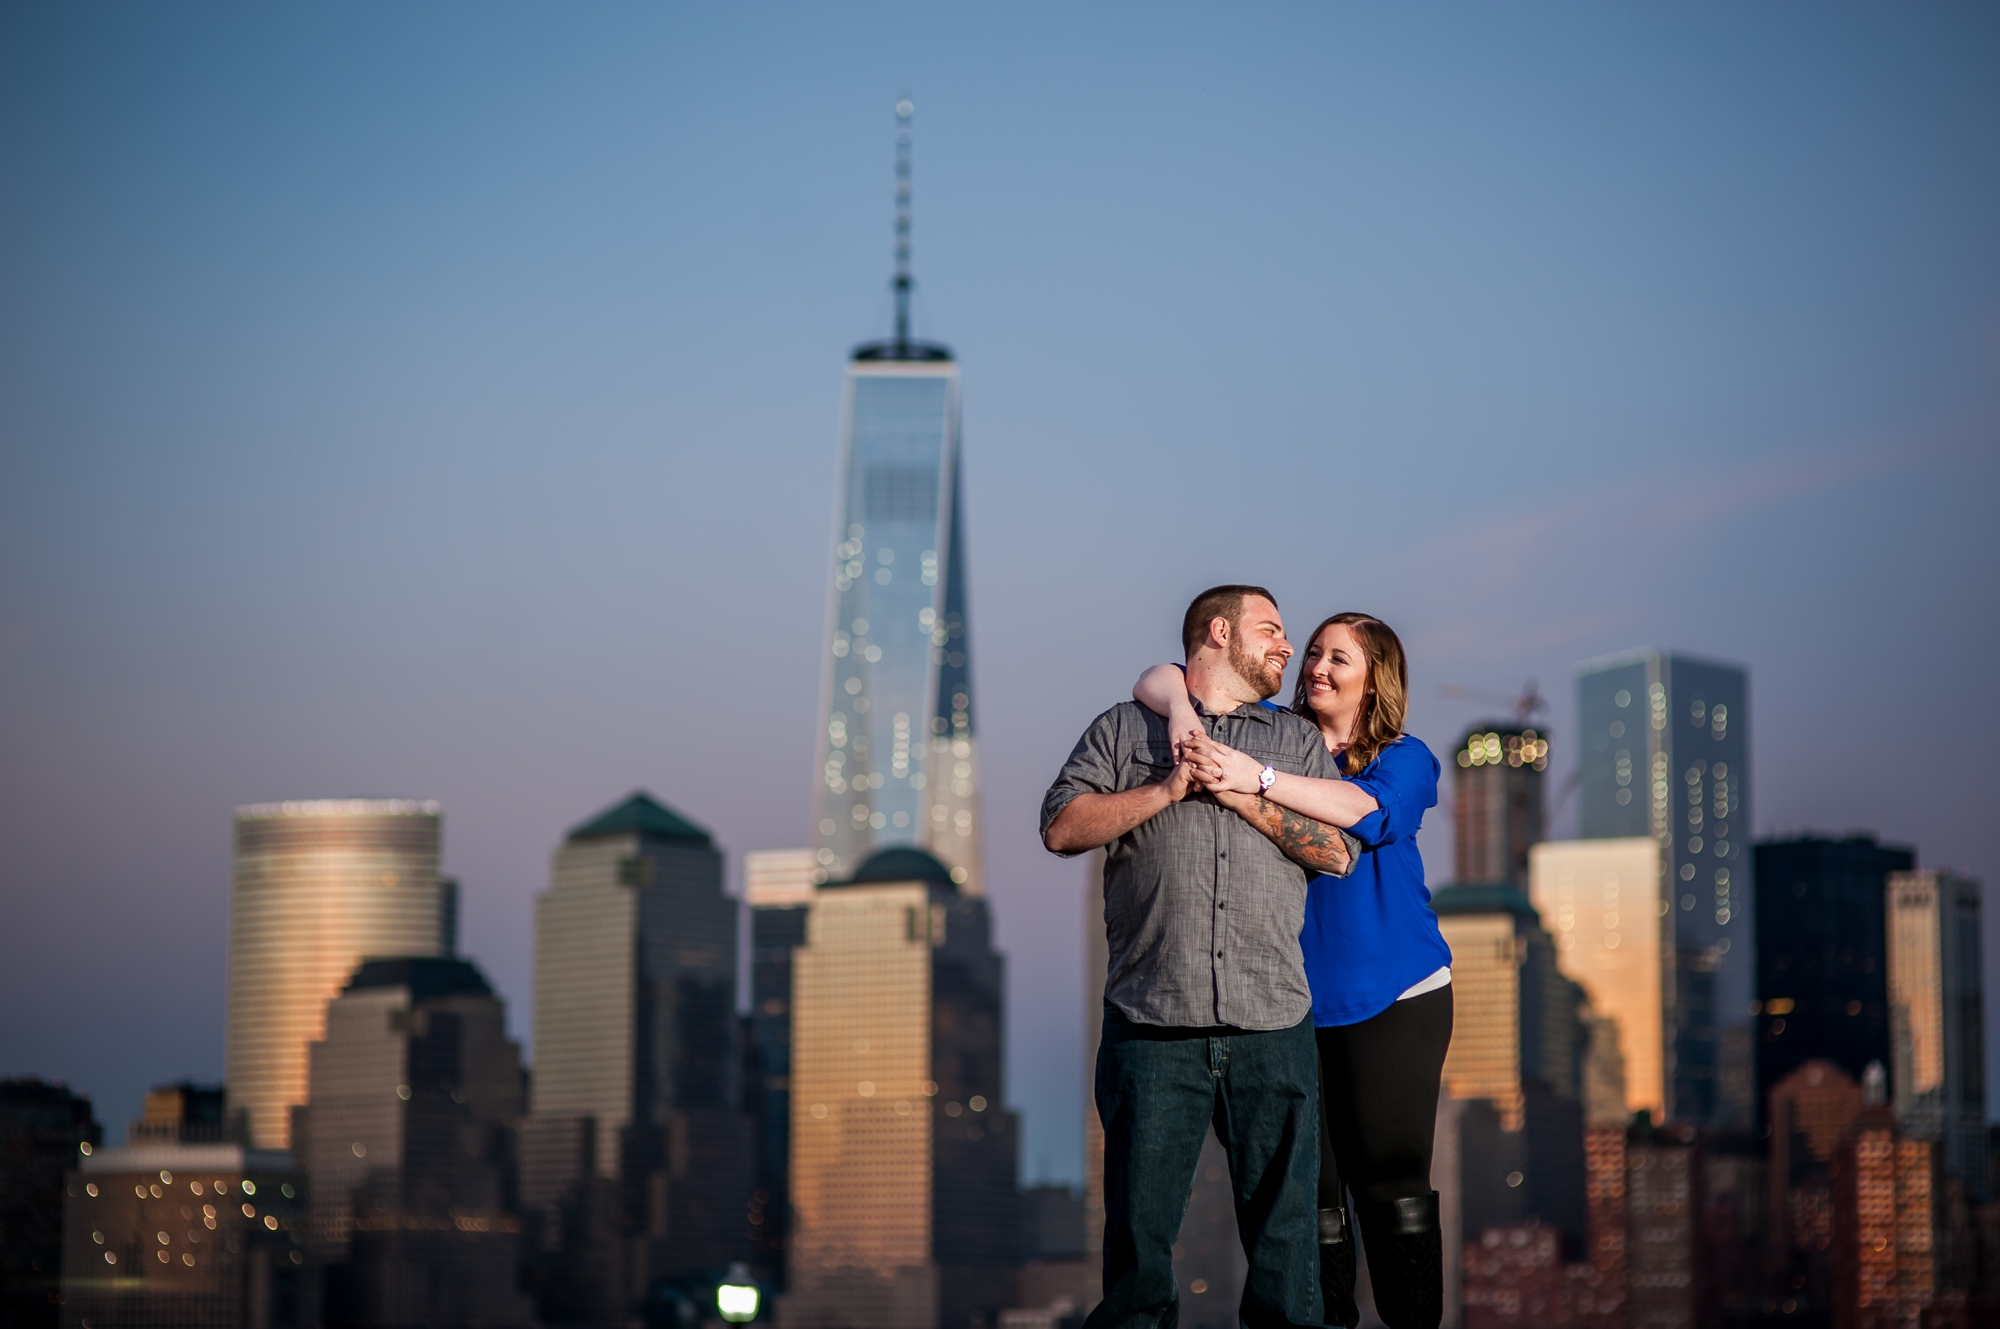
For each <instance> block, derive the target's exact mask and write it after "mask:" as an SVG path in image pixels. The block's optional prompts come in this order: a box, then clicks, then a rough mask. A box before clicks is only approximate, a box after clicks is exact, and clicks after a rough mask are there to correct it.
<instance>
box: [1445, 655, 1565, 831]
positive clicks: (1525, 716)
mask: <svg viewBox="0 0 2000 1329" xmlns="http://www.w3.org/2000/svg"><path fill="white" fill-rule="evenodd" d="M1438 691H1439V693H1440V694H1442V695H1443V696H1446V697H1449V698H1450V699H1452V700H1453V701H1476V702H1484V703H1486V704H1488V705H1492V706H1506V707H1510V708H1512V710H1513V712H1514V720H1515V723H1517V724H1519V725H1520V726H1521V727H1522V728H1523V729H1526V728H1527V727H1528V722H1529V721H1530V720H1533V719H1534V718H1535V717H1536V716H1537V715H1546V714H1548V710H1549V699H1548V698H1547V697H1544V696H1543V695H1542V694H1541V690H1540V689H1539V688H1537V687H1536V686H1535V680H1534V679H1532V678H1531V679H1529V680H1528V681H1527V682H1525V683H1523V684H1522V685H1521V695H1520V696H1518V697H1504V696H1502V695H1500V694H1499V693H1497V692H1487V691H1485V690H1484V689H1482V688H1469V687H1466V686H1465V685H1464V684H1462V683H1447V684H1445V685H1444V686H1443V687H1441V688H1439V689H1438ZM1582 783H1583V771H1582V769H1581V768H1578V769H1577V770H1574V771H1571V772H1570V773H1569V778H1568V779H1566V780H1564V781H1563V782H1562V787H1561V788H1560V789H1558V790H1557V791H1556V796H1555V799H1554V802H1553V805H1552V806H1551V807H1550V808H1549V811H1548V822H1549V824H1550V825H1552V826H1553V825H1554V824H1555V820H1556V818H1557V817H1558V816H1560V815H1562V810H1563V809H1564V808H1565V807H1567V806H1568V805H1569V800H1570V797H1571V796H1572V795H1573V794H1575V793H1576V790H1577V786H1578V785H1580V784H1582Z"/></svg>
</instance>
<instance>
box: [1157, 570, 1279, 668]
mask: <svg viewBox="0 0 2000 1329" xmlns="http://www.w3.org/2000/svg"><path fill="white" fill-rule="evenodd" d="M1253 595H1261V596H1263V597H1264V598H1265V599H1266V600H1269V601H1270V602H1271V607H1272V608H1274V609H1275V608H1276V607H1277V605H1278V597H1277V596H1275V595H1273V594H1271V593H1270V592H1269V591H1267V590H1265V589H1264V588H1263V587H1262V586H1211V587H1209V588H1208V589H1207V590H1205V591H1203V592H1202V593H1201V594H1200V595H1197V596H1196V597H1195V598H1194V603H1193V604H1191V605H1189V606H1188V608H1187V616H1186V617H1185V618H1183V619H1181V649H1182V650H1184V651H1186V652H1187V654H1188V655H1189V656H1192V655H1193V654H1194V653H1195V652H1196V651H1197V650H1199V649H1200V648H1201V644H1202V643H1203V642H1204V641H1207V640H1208V625H1209V624H1210V623H1213V622H1214V621H1215V620H1216V619H1218V618H1220V619H1226V620H1228V622H1229V630H1230V631H1231V632H1234V631H1236V629H1237V627H1238V625H1239V624H1241V623H1242V622H1243V602H1244V601H1245V600H1246V599H1248V598H1249V597H1251V596H1253Z"/></svg>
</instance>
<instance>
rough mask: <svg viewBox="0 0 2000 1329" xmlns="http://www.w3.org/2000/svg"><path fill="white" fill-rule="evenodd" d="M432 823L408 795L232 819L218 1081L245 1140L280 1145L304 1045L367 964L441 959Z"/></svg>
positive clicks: (279, 806) (287, 1136)
mask: <svg viewBox="0 0 2000 1329" xmlns="http://www.w3.org/2000/svg"><path fill="white" fill-rule="evenodd" d="M441 824H442V816H441V810H440V808H439V807H438V805H437V804H436V803H429V802H415V801H412V800H408V799H315V800H311V801H305V802H296V803H252V804H249V805H248V806H245V807H240V808H238V809H236V847H235V859H234V865H233V871H232V875H231V882H230V891H229V997H228V1016H227V1018H228V1025H227V1030H226V1049H225V1052H224V1058H225V1060H224V1077H225V1078H226V1080H227V1082H228V1087H229V1110H230V1113H231V1115H232V1116H235V1115H238V1114H242V1115H245V1116H247V1118H248V1124H249V1129H250V1140H249V1143H251V1144H254V1145H256V1146H257V1147H259V1148H266V1149H285V1148H289V1147H290V1146H291V1134H292V1127H291V1110H292V1109H293V1108H294V1107H296V1106H298V1105H299V1104H301V1103H303V1102H305V1101H306V1048H307V1045H308V1044H310V1043H312V1042H314V1041H315V1040H317V1039H320V1038H322V1037H324V1036H325V1032H326V1004H327V1002H328V1001H330V1000H331V999H332V998H333V997H334V996H336V995H337V994H338V993H339V992H340V989H341V986H342V985H343V984H345V983H346V982H347V980H348V977H349V976H350V975H352V974H353V973H354V970H355V968H356V966H358V965H359V964H360V963H361V961H362V959H363V958H364V957H367V956H371V955H442V954H448V953H449V952H450V951H451V950H452V948H453V944H454V938H452V937H451V936H450V931H451V916H452V913H453V911H452V909H451V908H450V906H449V902H448V899H447V897H448V896H449V895H450V893H451V887H450V885H449V883H445V882H441V881H440V880H439V878H438V842H439V830H440V827H441Z"/></svg>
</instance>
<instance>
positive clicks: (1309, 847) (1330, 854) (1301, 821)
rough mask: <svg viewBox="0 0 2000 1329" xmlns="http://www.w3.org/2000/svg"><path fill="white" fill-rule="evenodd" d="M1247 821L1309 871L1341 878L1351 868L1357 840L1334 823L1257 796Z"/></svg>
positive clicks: (1350, 870)
mask: <svg viewBox="0 0 2000 1329" xmlns="http://www.w3.org/2000/svg"><path fill="white" fill-rule="evenodd" d="M1249 820H1250V824H1251V825H1252V826H1255V827H1256V828H1257V829H1258V830H1260V831H1262V832H1263V833H1264V834H1265V835H1266V836H1267V837H1269V839H1270V841H1271V843H1272V844H1275V845H1276V846H1278V848H1279V849H1280V850H1281V851H1282V852H1283V853H1284V855H1285V857H1286V858H1289V859H1291V860H1292V862H1294V863H1297V864H1298V865H1299V866H1300V867H1302V868H1305V869H1306V870H1308V871H1310V872H1324V873H1326V874H1327V875H1329V876H1334V877H1344V876H1346V875H1347V874H1348V873H1349V872H1352V871H1353V870H1354V854H1355V849H1356V847H1357V846H1358V845H1359V844H1360V843H1361V842H1360V841H1358V840H1356V839H1355V838H1354V837H1353V836H1351V835H1349V834H1348V833H1347V832H1346V831H1343V830H1341V829H1340V828H1339V827H1338V826H1329V825H1327V824H1326V823H1325V822H1323V821H1314V820H1313V819H1312V818H1311V817H1308V816H1306V815H1304V814H1303V813H1299V812H1294V811H1292V810H1291V809H1290V808H1283V807H1279V806H1278V805H1277V804H1276V803H1273V802H1272V801H1271V800H1270V799H1268V798H1264V797H1261V796H1260V797H1259V798H1258V799H1257V801H1256V803H1255V805H1254V806H1253V808H1252V810H1251V813H1250V818H1249Z"/></svg>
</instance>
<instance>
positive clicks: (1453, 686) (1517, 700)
mask: <svg viewBox="0 0 2000 1329" xmlns="http://www.w3.org/2000/svg"><path fill="white" fill-rule="evenodd" d="M1438 691H1439V692H1440V693H1442V694H1443V695H1444V696H1446V697H1449V698H1451V699H1452V700H1453V701H1483V702H1487V703H1489V704H1491V705H1495V706H1509V707H1512V708H1513V711H1514V718H1515V719H1516V720H1518V721H1520V723H1521V724H1522V725H1523V726H1524V727H1525V726H1526V725H1527V723H1528V721H1530V720H1532V719H1534V718H1535V716H1536V715H1538V714H1547V712H1548V709H1549V701H1548V698H1546V697H1544V696H1543V695H1542V694H1541V692H1540V691H1538V690H1537V689H1536V687H1535V680H1534V679H1532V678H1531V679H1529V680H1528V681H1527V682H1526V683H1523V684H1522V685H1521V695H1520V696H1518V697H1503V696H1501V695H1500V694H1499V693H1497V692H1486V691H1483V690H1482V689H1479V688H1469V687H1466V686H1465V685H1464V684H1462V683H1447V684H1445V685H1444V686H1443V687H1442V688H1440V689H1438Z"/></svg>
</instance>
